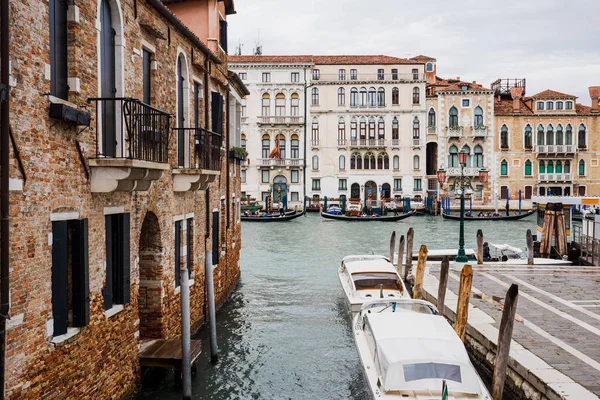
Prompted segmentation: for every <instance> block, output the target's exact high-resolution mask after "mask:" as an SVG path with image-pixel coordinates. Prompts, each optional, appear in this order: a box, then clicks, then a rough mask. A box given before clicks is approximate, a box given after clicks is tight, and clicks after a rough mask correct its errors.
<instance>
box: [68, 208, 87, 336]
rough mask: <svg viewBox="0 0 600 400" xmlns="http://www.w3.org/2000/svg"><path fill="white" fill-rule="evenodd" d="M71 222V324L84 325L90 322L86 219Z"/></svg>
mask: <svg viewBox="0 0 600 400" xmlns="http://www.w3.org/2000/svg"><path fill="white" fill-rule="evenodd" d="M71 224H72V231H71V232H72V234H71V235H72V236H71V242H72V253H71V254H72V255H73V258H72V281H73V326H85V325H87V324H88V323H89V322H90V283H89V262H88V259H89V246H88V220H87V219H78V220H75V221H71Z"/></svg>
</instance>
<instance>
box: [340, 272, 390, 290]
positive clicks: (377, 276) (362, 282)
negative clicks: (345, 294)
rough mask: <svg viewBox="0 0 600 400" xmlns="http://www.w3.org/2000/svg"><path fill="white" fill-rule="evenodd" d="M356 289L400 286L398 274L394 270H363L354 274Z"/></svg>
mask: <svg viewBox="0 0 600 400" xmlns="http://www.w3.org/2000/svg"><path fill="white" fill-rule="evenodd" d="M352 280H353V281H354V286H355V287H356V289H379V288H380V287H381V285H383V288H384V289H396V290H398V288H399V287H401V286H400V280H399V279H398V275H396V274H394V273H392V272H361V273H356V274H352Z"/></svg>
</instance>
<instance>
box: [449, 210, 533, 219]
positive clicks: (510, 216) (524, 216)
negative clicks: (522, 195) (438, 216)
mask: <svg viewBox="0 0 600 400" xmlns="http://www.w3.org/2000/svg"><path fill="white" fill-rule="evenodd" d="M534 213H535V210H529V211H527V212H524V213H521V214H514V215H496V216H489V217H488V216H485V215H484V216H481V217H479V216H475V215H471V216H467V215H465V217H464V220H465V221H515V220H519V219H523V218H527V217H529V216H530V215H532V214H534ZM442 218H444V219H453V220H460V215H453V214H442Z"/></svg>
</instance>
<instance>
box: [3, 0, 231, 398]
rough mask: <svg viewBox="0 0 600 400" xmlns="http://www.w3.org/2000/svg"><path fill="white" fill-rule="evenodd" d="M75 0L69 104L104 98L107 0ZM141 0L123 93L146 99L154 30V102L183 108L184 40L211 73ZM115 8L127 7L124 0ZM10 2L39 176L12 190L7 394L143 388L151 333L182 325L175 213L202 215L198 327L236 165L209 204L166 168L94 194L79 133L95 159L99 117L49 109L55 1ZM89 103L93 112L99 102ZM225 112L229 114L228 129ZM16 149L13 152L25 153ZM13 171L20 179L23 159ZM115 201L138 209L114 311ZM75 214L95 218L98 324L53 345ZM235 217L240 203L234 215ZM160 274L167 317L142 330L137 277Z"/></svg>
mask: <svg viewBox="0 0 600 400" xmlns="http://www.w3.org/2000/svg"><path fill="white" fill-rule="evenodd" d="M70 3H72V4H73V5H74V6H77V7H78V9H79V21H78V22H75V21H71V22H70V23H69V77H74V78H78V79H79V83H80V91H79V92H71V93H70V94H69V101H70V102H71V103H74V104H76V105H86V104H87V102H86V100H87V98H88V97H97V96H98V76H97V75H98V65H97V30H96V19H97V7H98V2H96V1H93V2H92V1H81V0H74V1H72V2H70ZM133 4H134V1H133V0H126V1H122V2H121V12H122V19H123V24H124V29H123V30H124V43H125V48H124V59H123V60H124V67H123V69H124V84H125V85H124V89H125V91H124V93H123V94H124V95H125V96H130V97H136V98H142V81H141V79H142V74H141V71H142V59H141V57H140V55H139V50H140V49H141V46H142V44H141V42H142V39H144V40H145V41H147V42H149V43H150V44H152V45H153V46H155V47H156V53H155V59H156V61H157V64H158V69H157V70H154V71H153V82H152V85H153V89H152V98H153V105H154V106H155V107H157V108H160V109H162V110H165V111H167V112H169V113H171V114H175V111H176V110H175V104H176V100H175V96H176V91H175V76H176V74H175V65H176V57H177V54H178V53H177V50H178V48H180V49H181V50H182V51H183V52H184V53H185V54H186V56H187V60H188V69H189V72H190V74H189V75H190V80H191V78H192V77H193V76H196V77H198V78H200V79H201V80H202V81H203V84H206V80H205V78H204V72H203V71H202V70H200V69H199V68H197V67H195V66H192V64H191V59H192V55H191V53H192V45H191V43H190V42H189V41H188V40H187V39H186V38H185V37H184V36H182V35H181V34H180V33H179V32H178V31H177V29H175V28H174V27H173V26H170V28H168V26H169V25H168V22H167V21H166V20H165V19H164V18H163V17H162V16H160V15H159V14H158V13H157V12H156V10H154V9H153V8H151V7H150V6H148V5H147V4H145V2H144V1H140V0H138V1H137V10H138V17H137V18H136V17H135V16H134V8H133ZM111 5H113V10H114V11H115V12H116V9H115V8H114V7H116V2H114V3H112V2H111ZM10 8H11V38H10V40H11V65H12V72H11V75H12V77H13V78H14V80H15V82H16V83H15V86H14V87H13V88H12V91H11V128H12V130H13V133H14V135H15V139H16V141H17V144H18V146H19V148H20V151H21V159H22V161H23V163H24V167H25V171H26V173H27V178H28V179H27V182H26V184H25V185H24V188H23V190H22V191H14V192H11V197H10V201H11V209H10V217H11V228H10V229H11V260H10V261H11V272H10V278H11V316H12V319H11V322H10V324H9V330H8V338H7V377H6V378H7V382H6V388H7V397H8V398H32V399H33V398H35V399H38V398H94V399H98V398H118V397H121V396H123V395H124V394H126V393H128V392H131V391H132V390H133V389H135V387H136V385H137V382H138V379H139V372H140V369H139V362H138V356H137V353H138V345H139V341H140V336H142V337H150V336H152V335H155V336H156V337H165V338H166V337H177V336H178V335H179V333H180V328H179V326H180V320H179V313H180V309H179V295H178V293H177V292H176V290H175V285H174V217H175V216H177V215H181V214H184V213H185V214H189V213H194V220H195V230H194V254H193V258H194V263H193V274H194V277H195V284H194V285H193V286H192V287H191V294H190V297H191V299H190V300H191V308H192V324H193V326H194V327H198V326H200V325H201V324H202V322H203V321H204V318H205V313H204V308H205V290H204V284H205V282H204V251H205V249H206V245H208V247H209V248H210V246H211V238H210V237H209V238H208V239H207V240H206V242H205V226H206V225H205V222H206V220H205V215H206V214H205V210H206V209H207V208H208V209H209V210H212V209H213V208H216V207H218V206H219V201H220V198H221V196H224V195H226V192H227V190H226V179H225V173H226V165H227V163H228V162H229V160H228V159H227V157H226V156H224V157H222V162H221V171H222V175H221V177H220V178H217V179H216V181H215V182H213V183H212V184H211V185H210V190H209V192H210V199H209V203H208V204H207V202H206V198H205V193H204V191H198V192H185V193H174V192H173V178H172V174H171V172H170V171H165V172H164V173H163V175H162V177H161V178H160V179H159V180H158V181H156V182H154V183H153V184H152V186H151V188H150V190H148V191H147V192H132V193H123V192H115V193H109V194H98V193H91V192H90V184H89V182H88V180H87V178H86V175H85V172H84V171H85V169H84V165H83V164H82V163H81V161H80V159H79V154H78V152H77V148H76V142H79V143H80V144H81V148H82V149H83V154H84V158H85V159H86V160H87V158H90V157H95V152H96V132H95V129H94V127H95V121H92V124H91V128H90V129H86V130H83V131H82V132H80V128H75V127H70V126H68V125H66V124H65V123H63V122H59V121H56V120H52V119H50V118H49V117H48V107H49V104H50V101H49V99H48V97H47V96H45V94H46V93H48V92H49V91H50V81H49V79H48V74H47V70H48V65H49V62H50V55H49V28H48V3H47V1H39V0H34V1H32V2H31V1H25V0H17V1H12V2H11V3H10ZM142 20H143V21H149V22H150V23H152V24H153V25H154V26H156V27H157V28H158V29H159V30H161V31H162V32H163V33H165V35H166V34H167V33H168V35H169V37H170V41H169V40H162V39H156V38H153V37H152V36H150V35H149V34H148V33H146V32H145V31H143V30H142V29H140V26H139V23H140V21H142ZM194 54H195V55H194V58H196V59H198V58H200V59H202V60H203V57H204V56H203V55H202V54H201V52H200V50H199V49H194ZM226 67H227V65H226V63H224V65H222V66H216V65H213V67H212V69H211V79H210V80H209V81H210V86H211V90H218V91H220V92H221V93H222V94H225V93H226V90H227V89H226V84H227V82H226V79H225V76H224V74H223V73H224V72H225V73H226ZM190 86H192V83H191V81H190ZM191 98H192V94H191V93H190V99H191ZM207 100H208V99H204V100H203V101H202V105H201V106H202V107H204V106H205V104H207V103H209V101H207ZM87 106H89V107H90V111H91V112H92V115H94V110H95V106H94V104H93V103H92V104H89V105H87ZM190 109H191V105H190ZM202 111H203V110H202ZM190 115H193V113H190ZM200 117H201V119H200V121H199V122H200V126H204V112H200ZM225 120H226V119H225V118H223V121H224V126H225ZM169 148H170V154H169V161H170V162H171V165H172V166H175V160H176V150H175V149H176V135H175V134H173V133H172V134H171V135H170V140H169ZM11 157H13V159H14V157H15V154H14V153H13V154H11ZM231 165H233V164H231ZM237 168H238V171H237V175H236V176H237V177H238V178H237V179H231V180H230V183H229V184H230V185H229V186H230V188H229V196H231V193H234V192H235V193H236V196H237V197H236V198H239V184H240V183H239V167H237ZM11 177H12V178H20V177H21V174H20V172H19V171H18V168H17V165H16V164H15V163H14V162H13V164H12V165H11ZM226 204H230V203H229V202H227V203H226ZM105 207H123V210H124V212H128V213H130V214H131V230H130V235H131V249H130V254H131V282H132V284H131V302H130V303H129V304H127V305H125V307H124V310H123V311H121V312H119V313H118V314H116V315H114V316H112V317H110V318H107V317H106V315H105V312H104V309H103V296H102V289H103V287H104V285H105V258H106V256H105V254H106V248H105V228H104V226H105V221H104V208H105ZM64 211H70V212H78V213H79V216H80V218H88V220H89V276H90V278H89V280H90V300H91V301H90V315H91V317H90V323H89V324H88V325H87V326H85V327H83V328H82V329H81V331H80V332H79V333H78V334H77V335H75V336H74V337H73V338H71V339H69V340H68V341H66V342H63V343H60V344H57V345H54V344H52V343H51V337H49V336H48V334H47V322H48V321H49V320H51V319H52V303H51V300H52V289H51V265H52V254H51V252H52V246H51V245H50V244H49V234H50V233H51V232H52V224H51V221H50V214H51V213H57V212H64ZM149 212H151V213H153V214H155V215H156V217H157V218H156V221H157V224H155V225H154V226H152V227H151V229H149V230H148V232H153V233H154V235H153V236H152V238H150V239H148V240H142V238H141V232H142V227H143V222H144V219H145V218H146V216H147V213H149ZM234 214H235V211H234V210H231V212H230V215H234ZM209 228H210V227H209ZM239 229H240V225H237V224H236V223H232V224H230V230H229V231H228V232H227V234H226V235H225V236H226V237H227V238H228V242H227V254H226V256H224V257H223V261H222V262H221V263H220V264H219V267H218V269H217V271H215V287H216V288H218V289H217V295H218V302H219V303H221V302H223V301H224V300H225V298H226V296H227V294H228V293H229V292H230V291H231V290H232V289H233V288H234V287H235V285H236V283H237V280H238V278H239V266H238V259H239V249H240V240H239ZM209 233H210V230H209ZM233 242H235V243H236V245H235V247H234V246H233ZM140 243H142V245H141V246H140ZM205 243H206V245H205ZM140 247H141V248H140ZM152 249H153V250H154V253H150V258H151V259H152V258H153V259H154V260H160V266H157V267H156V269H154V270H151V269H147V268H145V269H144V271H145V272H144V274H145V275H144V276H140V260H142V265H145V266H147V264H144V262H146V261H147V259H146V257H148V256H149V252H148V251H149V250H152ZM148 271H153V275H154V276H149V275H152V274H150V273H149V272H148ZM149 278H151V279H159V280H160V283H159V285H158V286H157V287H156V288H154V290H155V293H154V294H155V296H154V297H153V296H152V295H150V297H149V298H150V301H156V300H157V299H158V298H159V297H158V295H159V296H160V300H159V301H157V302H156V303H155V304H154V305H155V306H156V307H155V310H154V313H153V314H152V315H150V316H144V317H143V318H144V319H147V318H149V319H150V320H152V321H156V324H154V323H151V324H149V325H150V328H148V329H147V330H146V331H144V330H143V329H141V328H140V313H139V312H138V289H139V288H138V286H139V281H140V279H149ZM144 298H147V296H146V297H144ZM145 306H147V304H145ZM157 326H158V327H159V328H156V327H157ZM140 330H141V332H140Z"/></svg>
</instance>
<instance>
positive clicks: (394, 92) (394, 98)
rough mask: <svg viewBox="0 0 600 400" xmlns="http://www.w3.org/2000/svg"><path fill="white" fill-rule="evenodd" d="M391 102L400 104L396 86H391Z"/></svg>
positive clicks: (398, 91)
mask: <svg viewBox="0 0 600 400" xmlns="http://www.w3.org/2000/svg"><path fill="white" fill-rule="evenodd" d="M392 104H394V105H398V104H400V90H399V89H398V88H397V87H395V88H392Z"/></svg>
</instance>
